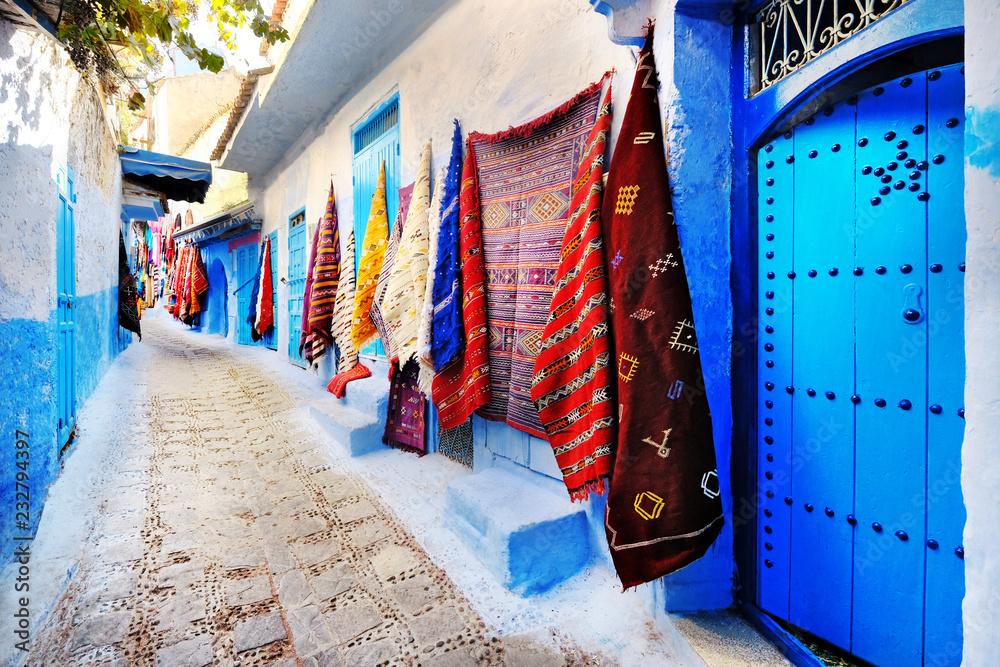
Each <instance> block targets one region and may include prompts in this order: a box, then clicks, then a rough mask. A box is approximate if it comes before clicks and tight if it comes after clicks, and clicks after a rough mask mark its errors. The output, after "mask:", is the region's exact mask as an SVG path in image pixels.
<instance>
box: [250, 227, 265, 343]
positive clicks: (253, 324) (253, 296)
mask: <svg viewBox="0 0 1000 667" xmlns="http://www.w3.org/2000/svg"><path fill="white" fill-rule="evenodd" d="M263 269H264V244H263V243H261V244H260V256H259V257H258V259H257V272H256V273H255V274H254V276H253V289H252V290H250V312H249V313H248V314H247V323H248V324H249V325H250V338H251V340H253V342H255V343H256V342H257V341H259V340H260V339H261V335H260V334H259V333H257V302H258V301H259V300H260V274H261V271H262V270H263Z"/></svg>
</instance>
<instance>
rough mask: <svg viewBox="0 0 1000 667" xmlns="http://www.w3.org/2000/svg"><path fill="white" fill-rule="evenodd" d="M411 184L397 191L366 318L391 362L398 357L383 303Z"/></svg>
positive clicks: (411, 188) (406, 211)
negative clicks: (390, 228) (370, 322)
mask: <svg viewBox="0 0 1000 667" xmlns="http://www.w3.org/2000/svg"><path fill="white" fill-rule="evenodd" d="M414 185H415V184H414V183H411V184H410V185H407V186H406V187H405V188H400V189H399V211H398V212H397V213H396V221H395V223H393V226H392V231H391V232H390V234H389V243H388V244H386V247H385V258H384V259H383V260H382V270H381V271H380V272H379V277H378V284H377V285H376V286H375V296H374V297H373V298H372V307H371V311H369V313H368V316H369V317H370V318H371V321H372V324H374V325H375V329H376V330H377V331H378V335H379V338H381V339H382V347H383V348H385V356H386V358H387V359H388V360H389V361H390V362H391V361H392V360H393V359H396V358H397V357H398V356H399V351H398V350H397V349H396V343H395V341H394V340H393V338H392V335H391V332H390V330H389V326H388V325H387V324H386V320H385V313H384V308H383V301H384V300H385V292H386V288H388V286H389V276H390V275H392V267H393V266H394V265H395V263H396V253H397V251H398V250H399V242H400V240H401V239H402V238H403V221H404V220H406V215H407V213H408V212H409V209H410V196H411V195H412V194H413V186H414Z"/></svg>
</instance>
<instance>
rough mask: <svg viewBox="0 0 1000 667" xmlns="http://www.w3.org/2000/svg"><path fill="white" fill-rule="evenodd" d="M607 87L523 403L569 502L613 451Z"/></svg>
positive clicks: (598, 485)
mask: <svg viewBox="0 0 1000 667" xmlns="http://www.w3.org/2000/svg"><path fill="white" fill-rule="evenodd" d="M610 129H611V87H610V86H609V87H608V90H607V92H606V93H605V96H604V101H603V102H602V103H601V109H600V111H599V112H598V114H597V122H596V123H595V124H594V129H593V131H592V132H591V134H590V138H589V139H588V140H587V150H586V153H585V154H584V158H583V163H582V164H581V165H580V172H579V174H578V175H577V178H576V181H575V183H574V186H573V201H572V203H571V204H570V216H569V225H568V226H567V227H566V236H565V238H564V239H563V243H562V257H561V259H560V262H559V269H558V272H557V273H556V286H555V293H554V295H553V297H552V306H551V309H550V310H549V319H548V323H547V324H546V325H545V329H544V331H543V332H542V341H541V351H540V352H539V353H538V359H537V360H536V361H535V375H534V377H533V378H532V388H531V398H532V400H533V401H534V403H535V406H536V407H537V408H538V415H539V417H540V418H541V421H542V424H543V425H544V426H545V430H546V432H547V433H548V438H549V443H550V444H551V445H552V450H553V451H554V452H555V455H556V463H558V465H559V469H560V470H562V474H563V480H564V481H565V482H566V488H567V490H568V491H569V495H570V498H571V499H572V500H584V499H586V498H587V496H589V495H590V493H591V492H595V493H604V491H605V480H606V479H608V478H609V477H610V476H611V465H612V463H613V459H612V455H613V449H614V446H615V410H616V406H615V400H614V389H613V387H612V382H613V380H614V375H613V371H612V369H613V367H614V364H613V363H610V359H611V351H610V349H609V345H610V340H609V338H608V307H607V304H608V297H607V281H606V278H605V275H604V245H603V243H602V239H601V201H602V197H603V193H604V188H603V182H602V175H603V173H604V150H605V147H606V143H607V137H608V132H609V131H610Z"/></svg>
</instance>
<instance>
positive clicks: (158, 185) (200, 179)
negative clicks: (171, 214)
mask: <svg viewBox="0 0 1000 667" xmlns="http://www.w3.org/2000/svg"><path fill="white" fill-rule="evenodd" d="M119 150H120V151H121V152H120V153H119V155H118V157H119V159H120V160H121V163H122V175H124V176H126V177H127V178H129V179H130V180H132V181H135V182H137V183H141V184H142V185H145V186H147V187H150V188H153V189H154V190H159V191H160V192H162V193H163V194H165V195H166V196H167V198H168V199H173V200H174V201H188V202H198V203H199V204H201V203H204V201H205V193H207V192H208V186H209V185H211V184H212V165H210V164H209V163H207V162H196V161H194V160H187V159H185V158H180V157H175V156H173V155H164V154H163V153H154V152H152V151H143V150H139V149H138V148H131V147H128V146H121V147H119Z"/></svg>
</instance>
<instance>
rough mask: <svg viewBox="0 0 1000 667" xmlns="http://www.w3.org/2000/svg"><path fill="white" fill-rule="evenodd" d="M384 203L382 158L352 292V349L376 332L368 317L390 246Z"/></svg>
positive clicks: (370, 339)
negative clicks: (387, 249) (353, 292)
mask: <svg viewBox="0 0 1000 667" xmlns="http://www.w3.org/2000/svg"><path fill="white" fill-rule="evenodd" d="M387 210H388V209H387V206H386V202H385V160H382V167H381V169H380V170H379V174H378V184H377V185H376V186H375V192H374V193H373V194H372V206H371V211H370V212H369V213H368V225H367V226H366V227H365V239H364V242H363V243H362V244H361V246H362V249H361V261H360V262H359V265H358V290H357V292H356V293H355V295H354V313H353V316H352V322H351V342H352V343H354V349H355V350H360V349H362V348H364V346H365V345H368V343H370V342H371V341H372V340H373V339H374V338H375V336H376V335H377V334H378V329H376V328H375V323H374V322H373V321H372V319H371V317H370V313H371V309H372V302H373V301H374V299H375V288H376V287H377V286H378V280H379V275H381V272H382V264H383V263H384V261H385V250H386V246H388V245H389V218H388V214H387Z"/></svg>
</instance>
